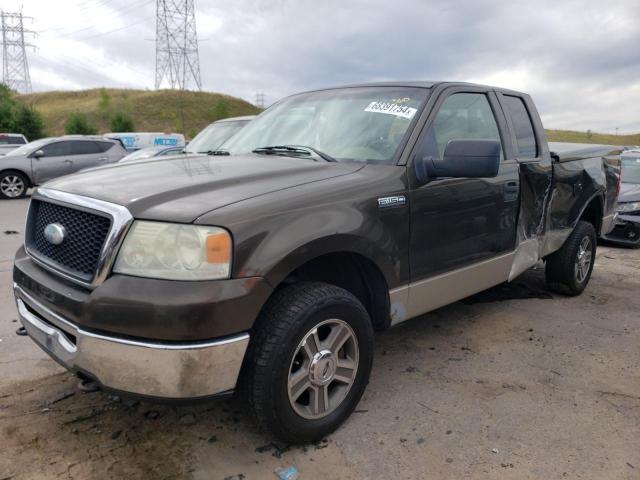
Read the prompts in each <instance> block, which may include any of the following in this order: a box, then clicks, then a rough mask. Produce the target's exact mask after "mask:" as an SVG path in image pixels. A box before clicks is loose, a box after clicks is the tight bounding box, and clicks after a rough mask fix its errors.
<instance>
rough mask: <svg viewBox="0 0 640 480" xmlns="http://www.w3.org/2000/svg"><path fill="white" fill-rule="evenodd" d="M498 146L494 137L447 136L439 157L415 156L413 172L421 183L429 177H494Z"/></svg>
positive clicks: (497, 159) (496, 169)
mask: <svg viewBox="0 0 640 480" xmlns="http://www.w3.org/2000/svg"><path fill="white" fill-rule="evenodd" d="M501 148H502V146H501V145H500V142H499V141H497V140H449V142H448V143H447V146H446V147H445V149H444V158H443V159H439V158H433V157H424V158H421V159H416V162H415V163H416V176H417V177H418V180H419V181H420V182H421V183H425V182H426V181H427V180H428V179H429V178H444V177H449V178H464V177H469V178H491V177H495V176H497V175H498V169H499V168H500V151H501Z"/></svg>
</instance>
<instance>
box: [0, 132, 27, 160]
mask: <svg viewBox="0 0 640 480" xmlns="http://www.w3.org/2000/svg"><path fill="white" fill-rule="evenodd" d="M25 143H27V139H26V137H25V136H24V135H22V134H21V133H0V155H6V154H7V153H9V152H10V151H11V150H15V149H16V148H18V147H19V146H20V145H24V144H25Z"/></svg>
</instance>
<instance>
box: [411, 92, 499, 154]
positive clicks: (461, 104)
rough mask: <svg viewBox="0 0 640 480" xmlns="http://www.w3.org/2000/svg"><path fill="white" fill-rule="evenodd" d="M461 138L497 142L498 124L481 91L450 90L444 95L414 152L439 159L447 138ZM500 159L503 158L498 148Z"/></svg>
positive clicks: (447, 140)
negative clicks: (450, 92) (447, 94)
mask: <svg viewBox="0 0 640 480" xmlns="http://www.w3.org/2000/svg"><path fill="white" fill-rule="evenodd" d="M464 139H474V140H478V139H481V140H482V139H483V140H497V141H499V142H501V139H500V131H499V129H498V124H497V122H496V119H495V117H494V115H493V111H492V110H491V105H490V104H489V100H488V99H487V96H486V95H485V94H484V93H454V94H453V95H450V96H449V97H447V99H446V100H445V101H444V103H443V104H442V106H441V107H440V110H439V111H438V113H437V114H436V117H435V119H434V121H433V123H432V124H431V126H430V127H429V130H427V132H426V135H425V137H424V138H423V140H422V144H421V145H420V149H419V151H418V155H420V156H422V157H426V156H430V157H434V158H443V157H444V149H445V147H446V146H447V143H448V142H449V140H464ZM501 144H502V142H501ZM500 158H504V153H503V151H502V149H501V151H500Z"/></svg>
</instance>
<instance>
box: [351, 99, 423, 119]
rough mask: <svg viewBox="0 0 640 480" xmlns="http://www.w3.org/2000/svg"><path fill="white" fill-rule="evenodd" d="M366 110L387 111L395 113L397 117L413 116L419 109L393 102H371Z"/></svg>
mask: <svg viewBox="0 0 640 480" xmlns="http://www.w3.org/2000/svg"><path fill="white" fill-rule="evenodd" d="M364 111H365V112H374V113H386V114H389V115H395V116H396V117H403V118H413V116H414V115H415V114H416V112H417V111H418V109H417V108H413V107H406V106H403V105H398V104H397V103H391V102H371V103H370V104H369V105H368V106H367V108H365V109H364Z"/></svg>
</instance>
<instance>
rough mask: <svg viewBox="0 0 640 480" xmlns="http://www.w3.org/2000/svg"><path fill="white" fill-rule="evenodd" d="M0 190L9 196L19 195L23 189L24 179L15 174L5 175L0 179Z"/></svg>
mask: <svg viewBox="0 0 640 480" xmlns="http://www.w3.org/2000/svg"><path fill="white" fill-rule="evenodd" d="M0 191H2V193H3V195H5V196H7V197H10V198H16V197H19V196H20V195H22V192H23V191H24V181H23V180H22V179H21V178H20V177H18V176H17V175H7V176H6V177H3V178H2V180H1V181H0Z"/></svg>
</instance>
